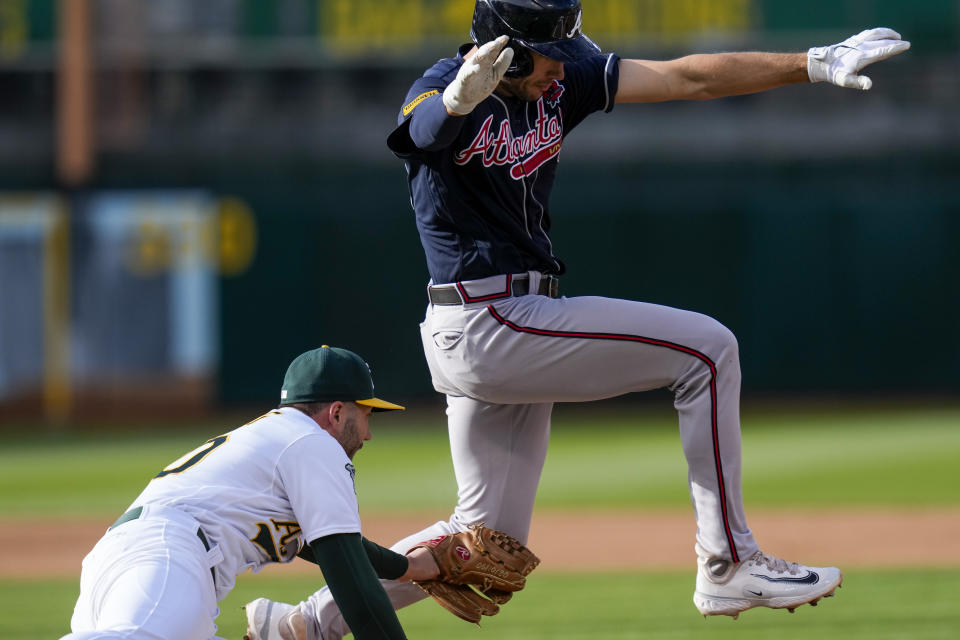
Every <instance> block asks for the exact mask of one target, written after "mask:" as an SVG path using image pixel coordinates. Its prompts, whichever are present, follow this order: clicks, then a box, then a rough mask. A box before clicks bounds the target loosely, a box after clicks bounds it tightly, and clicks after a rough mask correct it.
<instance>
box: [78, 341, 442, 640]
mask: <svg viewBox="0 0 960 640" xmlns="http://www.w3.org/2000/svg"><path fill="white" fill-rule="evenodd" d="M400 409H403V407H401V406H400V405H397V404H393V403H391V402H387V401H385V400H381V399H379V398H376V397H374V394H373V379H372V377H371V374H370V368H369V367H368V365H367V363H366V362H364V361H363V360H362V359H361V358H360V356H358V355H357V354H355V353H353V352H352V351H348V350H346V349H337V348H332V347H321V348H319V349H314V350H312V351H307V352H306V353H303V354H301V355H300V356H298V357H297V358H296V359H295V360H294V361H293V362H291V363H290V366H289V368H288V369H287V373H286V376H285V377H284V381H283V389H282V391H281V400H280V406H279V407H278V408H277V409H274V410H272V411H269V412H268V413H265V414H264V415H262V416H260V417H259V418H257V419H255V420H253V421H251V422H249V423H247V424H246V425H244V426H242V427H239V428H238V429H234V430H233V431H230V432H228V433H225V434H223V435H220V436H217V437H215V438H211V439H210V440H208V441H207V442H206V443H204V444H203V445H201V446H200V447H198V448H197V449H195V450H194V451H191V452H189V453H187V454H186V455H184V456H183V457H181V458H180V459H178V460H176V461H174V462H173V463H171V464H170V465H169V466H167V468H165V469H163V470H162V471H161V472H160V473H158V474H157V475H156V477H154V479H153V480H151V481H150V483H149V484H148V485H147V487H146V488H145V489H144V490H143V492H142V493H141V494H140V495H139V496H138V497H137V498H136V499H135V500H134V501H133V503H132V504H131V505H130V507H129V509H128V510H127V511H126V512H125V513H124V514H123V515H122V516H120V518H118V519H117V521H116V522H114V523H113V525H112V526H111V527H110V528H109V530H108V531H107V532H106V533H105V534H104V536H103V538H101V540H100V541H99V542H98V543H97V545H96V546H95V547H94V548H93V550H92V551H91V552H90V553H89V554H88V555H87V557H86V558H84V560H83V571H82V574H81V578H80V597H79V598H78V600H77V604H76V608H75V609H74V613H73V619H72V621H71V628H72V629H73V633H71V634H68V635H66V636H64V638H63V640H108V639H109V640H120V639H123V640H209V639H210V638H214V637H215V634H216V631H217V625H216V623H215V622H214V620H215V619H216V617H217V615H218V614H219V609H218V607H217V603H218V602H220V601H221V600H223V599H224V598H225V597H226V596H227V594H229V593H230V590H231V589H233V586H234V581H235V579H236V576H237V575H239V574H241V573H243V572H244V571H246V570H247V569H252V570H253V571H254V572H258V571H259V570H260V569H261V568H262V567H263V566H264V565H265V564H268V563H271V562H290V561H291V560H293V559H294V558H295V557H297V556H300V557H302V558H304V559H307V560H309V561H311V562H314V563H316V564H317V565H319V566H320V569H321V570H322V571H323V575H324V577H325V578H326V580H327V583H328V584H329V585H330V588H331V589H333V594H334V597H335V598H336V599H337V602H338V603H339V604H340V607H341V610H342V611H343V615H344V616H345V618H346V619H347V620H348V624H349V625H350V626H351V627H352V628H353V629H355V633H354V636H355V637H356V638H357V639H358V640H361V639H370V640H374V639H380V638H392V639H396V640H401V639H402V638H405V637H406V636H404V633H403V629H402V628H401V627H400V622H399V620H398V619H397V616H396V613H395V611H394V609H393V607H392V606H391V603H390V602H389V600H387V596H386V594H385V593H384V592H383V589H382V588H381V585H380V582H379V581H378V580H377V577H378V576H379V577H381V578H387V577H392V578H394V579H400V580H431V579H433V578H435V577H437V574H438V569H437V565H436V563H435V562H434V560H433V558H432V556H431V555H430V553H429V552H428V551H426V550H423V549H418V550H416V551H415V552H413V553H411V554H410V555H409V556H404V555H399V554H396V553H393V552H391V551H389V550H387V549H384V548H383V547H381V546H379V545H377V544H376V543H373V542H371V541H369V540H367V539H366V538H364V537H362V536H361V533H360V516H359V513H358V507H357V496H356V492H355V488H354V467H353V463H352V461H353V456H354V454H355V453H356V452H357V451H359V450H360V448H361V447H363V444H364V442H366V441H368V440H370V439H371V437H372V436H371V434H370V425H369V421H370V414H371V412H373V411H390V410H400ZM268 609H269V608H265V610H268ZM294 632H295V631H294V630H291V633H294ZM301 632H302V629H301Z"/></svg>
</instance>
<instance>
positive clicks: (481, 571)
mask: <svg viewBox="0 0 960 640" xmlns="http://www.w3.org/2000/svg"><path fill="white" fill-rule="evenodd" d="M419 547H424V548H425V549H427V550H428V551H429V552H430V553H431V555H433V558H434V560H436V562H437V566H438V567H439V568H440V575H439V576H438V577H437V579H436V580H428V581H423V582H417V584H418V585H419V586H420V588H421V589H423V590H424V591H426V592H427V593H428V594H429V595H430V596H431V597H432V598H433V599H434V600H436V601H437V602H439V603H440V605H441V606H442V607H443V608H445V609H446V610H447V611H449V612H451V613H452V614H454V615H456V616H458V617H460V618H463V619H464V620H466V621H468V622H473V623H475V624H479V623H480V618H481V616H492V615H496V614H497V613H498V612H499V611H500V607H499V605H501V604H504V603H505V602H507V601H508V600H509V599H510V598H511V597H512V596H513V592H515V591H520V590H521V589H523V587H524V586H525V585H526V583H527V576H528V575H529V574H530V572H531V571H533V570H534V569H536V567H537V565H538V564H540V558H538V557H537V556H536V555H534V553H533V552H532V551H530V549H528V548H527V547H525V546H524V545H522V544H521V543H520V541H518V540H517V539H516V538H513V537H511V536H508V535H507V534H505V533H503V532H502V531H497V530H496V529H490V528H488V527H484V526H483V525H474V526H472V527H470V529H468V530H467V531H461V532H459V533H454V534H450V535H445V536H440V537H438V538H433V539H432V540H427V541H425V542H421V543H420V544H417V545H414V546H413V547H411V549H410V550H411V551H412V550H413V549H417V548H419ZM408 553H409V552H408ZM478 592H479V593H478Z"/></svg>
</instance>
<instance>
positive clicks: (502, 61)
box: [443, 36, 513, 116]
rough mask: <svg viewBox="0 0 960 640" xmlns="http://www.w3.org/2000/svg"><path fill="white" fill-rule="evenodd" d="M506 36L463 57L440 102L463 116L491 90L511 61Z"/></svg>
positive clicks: (510, 50)
mask: <svg viewBox="0 0 960 640" xmlns="http://www.w3.org/2000/svg"><path fill="white" fill-rule="evenodd" d="M508 40H509V38H507V36H500V37H499V38H497V39H496V40H493V41H491V42H488V43H486V44H485V45H483V46H482V47H480V48H479V49H478V50H477V52H476V53H475V54H473V57H471V58H470V59H468V60H466V61H464V63H463V66H462V67H460V71H459V72H458V73H457V77H456V78H454V80H453V82H451V83H450V84H449V85H448V86H447V88H446V89H445V90H444V92H443V104H444V105H445V106H446V107H447V109H448V110H449V111H451V112H453V113H455V114H457V115H461V116H465V115H467V114H468V113H470V112H471V111H473V109H474V108H475V107H476V106H477V105H478V104H480V103H481V102H482V101H483V100H484V99H486V97H487V96H489V95H490V94H491V93H493V90H494V89H496V88H497V85H498V84H500V80H502V79H503V74H505V73H506V72H507V67H509V66H510V63H511V62H512V61H513V49H511V48H510V47H508V46H507V41H508Z"/></svg>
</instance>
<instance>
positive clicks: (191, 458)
mask: <svg viewBox="0 0 960 640" xmlns="http://www.w3.org/2000/svg"><path fill="white" fill-rule="evenodd" d="M229 437H230V436H228V435H223V436H217V437H216V438H212V439H210V440H207V441H206V442H204V443H203V444H202V445H200V446H199V447H197V448H196V449H194V450H193V451H191V452H190V453H188V454H186V455H184V456H182V457H180V458H179V459H177V460H175V461H174V462H172V463H171V464H170V466H168V467H167V468H166V469H164V470H163V471H161V472H160V473H158V474H157V475H156V476H155V477H156V478H162V477H164V476H168V475H170V474H171V473H180V472H181V471H186V470H187V469H189V468H190V467H192V466H193V465H195V464H197V463H198V462H200V461H201V460H203V459H204V458H206V457H207V455H209V453H210V452H211V451H213V450H214V449H216V448H217V447H219V446H220V445H222V444H223V443H224V442H226V441H227V438H229Z"/></svg>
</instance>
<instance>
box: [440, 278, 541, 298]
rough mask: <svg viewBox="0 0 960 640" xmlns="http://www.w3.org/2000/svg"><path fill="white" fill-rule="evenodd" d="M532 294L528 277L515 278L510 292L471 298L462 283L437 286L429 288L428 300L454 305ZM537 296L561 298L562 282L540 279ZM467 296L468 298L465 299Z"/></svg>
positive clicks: (512, 279)
mask: <svg viewBox="0 0 960 640" xmlns="http://www.w3.org/2000/svg"><path fill="white" fill-rule="evenodd" d="M529 293H530V277H529V276H526V275H519V276H513V277H512V278H511V280H510V290H509V292H508V291H504V292H503V293H500V294H492V295H486V296H477V297H474V298H471V297H469V294H468V293H467V292H466V290H465V289H464V288H463V286H462V283H458V282H453V283H450V284H435V285H431V286H429V287H427V299H428V300H429V301H430V303H431V304H438V305H454V304H465V303H468V302H486V301H490V300H496V299H499V298H509V297H519V296H525V295H528V294H529ZM536 294H537V295H539V296H547V297H548V298H557V297H559V296H560V280H559V278H557V277H556V276H551V275H544V276H543V277H542V278H541V279H540V285H539V286H538V287H537V291H536ZM465 296H466V297H465Z"/></svg>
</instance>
